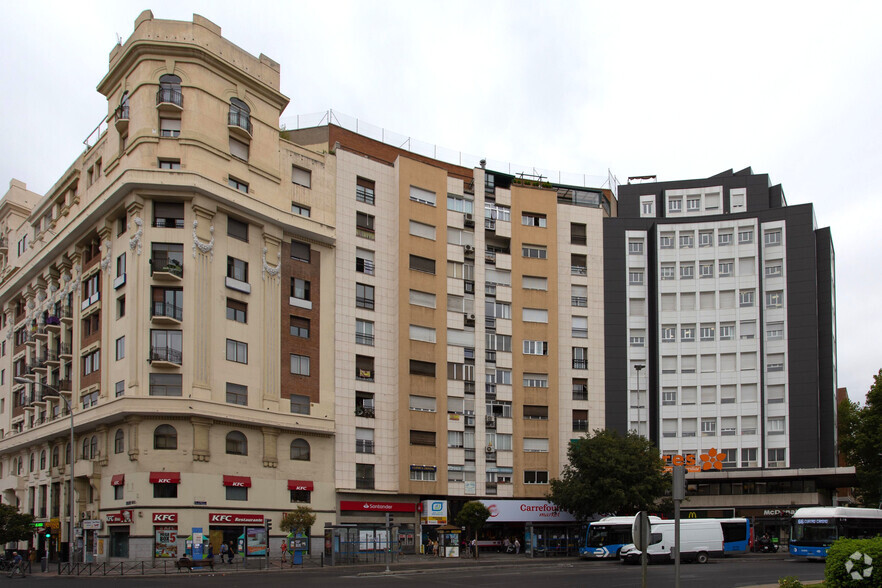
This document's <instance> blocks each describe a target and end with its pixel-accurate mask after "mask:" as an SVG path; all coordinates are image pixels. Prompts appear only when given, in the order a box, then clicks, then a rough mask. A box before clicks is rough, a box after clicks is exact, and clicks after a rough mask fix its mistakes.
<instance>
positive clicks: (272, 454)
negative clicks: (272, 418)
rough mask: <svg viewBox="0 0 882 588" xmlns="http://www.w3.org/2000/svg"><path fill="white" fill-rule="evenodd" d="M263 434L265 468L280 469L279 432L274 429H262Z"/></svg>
mask: <svg viewBox="0 0 882 588" xmlns="http://www.w3.org/2000/svg"><path fill="white" fill-rule="evenodd" d="M260 432H261V433H263V467H265V468H277V467H279V452H278V441H279V430H278V429H276V428H274V427H261V428H260Z"/></svg>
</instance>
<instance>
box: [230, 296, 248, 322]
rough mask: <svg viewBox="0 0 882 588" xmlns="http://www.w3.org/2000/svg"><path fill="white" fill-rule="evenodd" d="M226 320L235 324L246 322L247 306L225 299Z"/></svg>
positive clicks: (237, 301) (243, 303) (231, 299)
mask: <svg viewBox="0 0 882 588" xmlns="http://www.w3.org/2000/svg"><path fill="white" fill-rule="evenodd" d="M227 320H230V321H236V322H237V323H247V322H248V304H246V303H245V302H241V301H239V300H235V299H233V298H227Z"/></svg>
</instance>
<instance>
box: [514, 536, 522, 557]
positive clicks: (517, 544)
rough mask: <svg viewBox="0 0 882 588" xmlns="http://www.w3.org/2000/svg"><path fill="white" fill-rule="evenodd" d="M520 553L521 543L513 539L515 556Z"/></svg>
mask: <svg viewBox="0 0 882 588" xmlns="http://www.w3.org/2000/svg"><path fill="white" fill-rule="evenodd" d="M520 552H521V542H520V540H519V539H518V538H517V537H515V555H517V554H518V553H520Z"/></svg>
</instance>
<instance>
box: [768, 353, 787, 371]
mask: <svg viewBox="0 0 882 588" xmlns="http://www.w3.org/2000/svg"><path fill="white" fill-rule="evenodd" d="M766 371H768V372H783V371H784V354H783V353H770V354H769V355H768V357H767V358H766Z"/></svg>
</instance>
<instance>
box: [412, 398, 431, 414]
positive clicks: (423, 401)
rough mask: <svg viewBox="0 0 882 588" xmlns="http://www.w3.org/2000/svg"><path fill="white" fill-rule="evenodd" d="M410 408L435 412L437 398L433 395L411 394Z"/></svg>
mask: <svg viewBox="0 0 882 588" xmlns="http://www.w3.org/2000/svg"><path fill="white" fill-rule="evenodd" d="M409 407H410V410H416V411H420V412H435V411H436V403H435V399H434V398H432V397H431V396H415V395H413V394H411V395H410V405H409Z"/></svg>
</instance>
